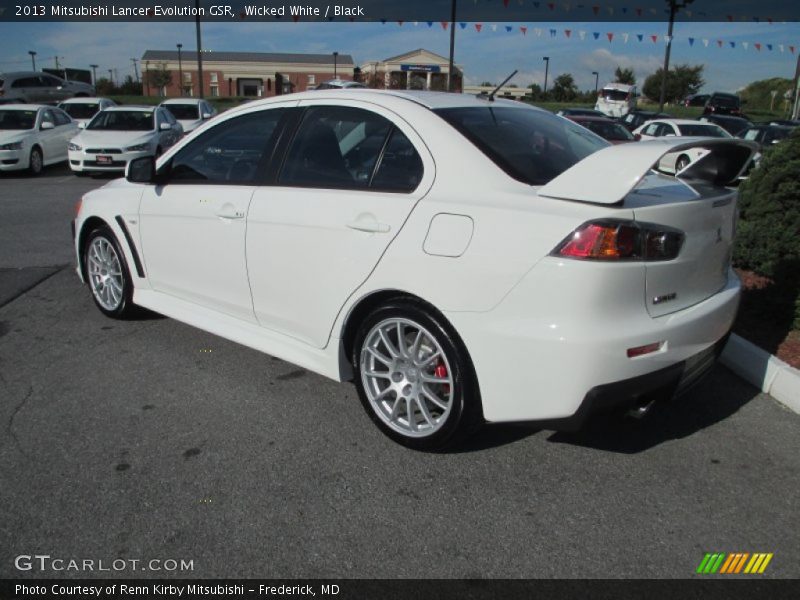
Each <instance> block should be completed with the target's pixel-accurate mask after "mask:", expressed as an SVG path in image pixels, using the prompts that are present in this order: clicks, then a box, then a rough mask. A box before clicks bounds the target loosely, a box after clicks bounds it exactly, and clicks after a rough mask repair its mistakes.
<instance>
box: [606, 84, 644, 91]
mask: <svg viewBox="0 0 800 600" xmlns="http://www.w3.org/2000/svg"><path fill="white" fill-rule="evenodd" d="M635 87H636V86H635V85H628V84H627V83H607V84H605V85H604V86H603V87H602V88H601V89H604V90H622V91H623V92H627V91H629V90H632V89H633V88H635Z"/></svg>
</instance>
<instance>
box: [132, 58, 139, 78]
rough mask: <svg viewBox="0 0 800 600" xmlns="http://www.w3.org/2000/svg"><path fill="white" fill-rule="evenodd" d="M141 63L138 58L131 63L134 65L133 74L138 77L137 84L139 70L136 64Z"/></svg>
mask: <svg viewBox="0 0 800 600" xmlns="http://www.w3.org/2000/svg"><path fill="white" fill-rule="evenodd" d="M138 61H139V59H138V58H132V59H131V62H132V63H133V74H134V75H135V76H136V83H139V69H137V68H136V63H137V62H138Z"/></svg>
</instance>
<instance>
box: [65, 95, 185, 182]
mask: <svg viewBox="0 0 800 600" xmlns="http://www.w3.org/2000/svg"><path fill="white" fill-rule="evenodd" d="M182 136H183V128H182V127H181V125H180V123H178V121H176V120H175V117H173V116H172V114H170V113H169V111H167V110H166V109H164V108H160V107H155V106H117V107H112V108H108V109H106V110H104V111H102V112H99V113H97V115H95V117H94V118H93V119H92V120H91V121H90V122H89V124H88V125H86V128H85V129H84V130H83V131H82V132H81V133H80V134H78V135H77V136H75V138H73V139H72V141H70V143H69V166H70V168H71V169H72V171H73V172H74V173H76V174H82V173H91V172H107V171H124V170H125V167H126V166H127V164H128V163H129V162H130V161H131V160H133V159H134V158H140V157H142V156H160V155H161V154H162V152H164V151H165V150H166V149H167V148H169V147H170V146H172V145H173V144H174V143H175V142H177V141H178V140H179V139H181V137H182Z"/></svg>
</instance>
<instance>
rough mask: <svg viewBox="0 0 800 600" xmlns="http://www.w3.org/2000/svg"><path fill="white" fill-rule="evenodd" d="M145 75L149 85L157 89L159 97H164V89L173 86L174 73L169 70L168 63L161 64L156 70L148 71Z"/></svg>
mask: <svg viewBox="0 0 800 600" xmlns="http://www.w3.org/2000/svg"><path fill="white" fill-rule="evenodd" d="M145 75H146V77H147V83H148V85H149V86H150V87H151V88H155V89H156V90H157V91H158V94H159V96H161V95H163V89H164V88H167V87H169V86H170V85H172V71H168V70H167V64H166V63H161V64H160V65H158V66H157V67H156V68H155V69H150V70H148V71H147V72H146V73H145Z"/></svg>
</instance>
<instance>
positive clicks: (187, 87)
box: [183, 84, 194, 98]
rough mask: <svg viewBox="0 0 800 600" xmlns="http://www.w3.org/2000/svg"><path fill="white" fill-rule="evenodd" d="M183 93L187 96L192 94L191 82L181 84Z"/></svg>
mask: <svg viewBox="0 0 800 600" xmlns="http://www.w3.org/2000/svg"><path fill="white" fill-rule="evenodd" d="M183 95H184V96H189V97H190V98H191V97H192V96H194V88H193V87H192V85H191V84H190V85H185V86H183Z"/></svg>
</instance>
